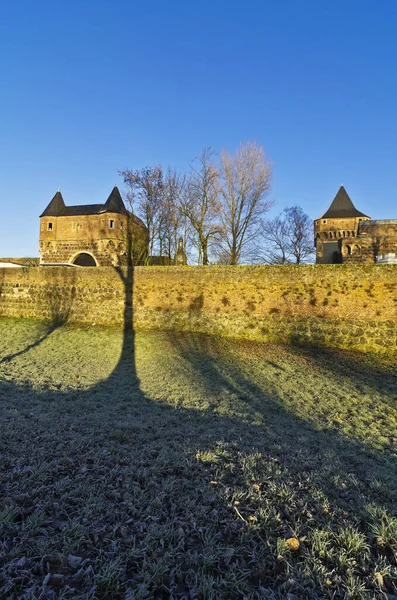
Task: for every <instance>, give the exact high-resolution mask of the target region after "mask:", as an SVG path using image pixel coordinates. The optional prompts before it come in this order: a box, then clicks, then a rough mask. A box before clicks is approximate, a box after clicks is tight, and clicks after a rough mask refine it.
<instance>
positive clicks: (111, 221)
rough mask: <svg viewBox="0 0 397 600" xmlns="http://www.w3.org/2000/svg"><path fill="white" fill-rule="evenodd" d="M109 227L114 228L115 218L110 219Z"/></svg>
mask: <svg viewBox="0 0 397 600" xmlns="http://www.w3.org/2000/svg"><path fill="white" fill-rule="evenodd" d="M109 227H110V229H114V220H113V219H110V221H109Z"/></svg>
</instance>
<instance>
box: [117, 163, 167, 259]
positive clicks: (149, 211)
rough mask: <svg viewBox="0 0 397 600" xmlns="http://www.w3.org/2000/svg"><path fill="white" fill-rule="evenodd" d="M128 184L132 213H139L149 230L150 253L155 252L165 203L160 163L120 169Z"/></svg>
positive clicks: (127, 196)
mask: <svg viewBox="0 0 397 600" xmlns="http://www.w3.org/2000/svg"><path fill="white" fill-rule="evenodd" d="M120 175H121V176H122V177H123V178H124V183H126V184H127V186H128V191H127V195H126V198H127V202H128V204H129V208H130V210H131V213H132V214H137V215H138V216H139V217H140V218H141V219H142V220H143V222H144V224H145V226H146V228H147V230H148V239H149V255H152V254H153V249H154V244H155V241H156V239H157V238H158V234H159V228H160V224H161V210H162V205H163V194H164V180H163V170H162V168H161V166H160V165H158V166H155V167H145V168H143V169H138V170H136V171H131V170H129V169H124V170H123V171H120Z"/></svg>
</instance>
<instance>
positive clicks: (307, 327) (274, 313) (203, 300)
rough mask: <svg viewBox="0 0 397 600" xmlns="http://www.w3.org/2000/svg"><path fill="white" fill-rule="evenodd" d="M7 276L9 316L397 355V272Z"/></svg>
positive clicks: (40, 272) (270, 269)
mask: <svg viewBox="0 0 397 600" xmlns="http://www.w3.org/2000/svg"><path fill="white" fill-rule="evenodd" d="M126 276H127V271H126V269H115V268H112V267H100V268H72V267H70V268H68V267H39V268H37V267H36V268H35V267H33V268H26V269H25V268H24V269H0V316H3V317H28V318H37V319H42V320H47V321H55V322H59V323H63V322H68V323H71V324H77V325H90V326H92V325H94V324H95V325H97V326H99V325H104V326H118V327H122V326H123V324H124V314H125V307H126V306H128V305H131V303H132V305H133V318H134V327H135V328H136V329H163V330H170V329H175V330H186V331H200V332H205V333H212V334H217V335H223V336H231V337H237V338H248V339H254V340H259V341H264V342H268V341H280V342H286V343H290V342H293V343H309V344H318V345H326V346H333V347H339V348H351V349H356V350H362V351H375V352H387V353H390V354H392V353H397V265H354V266H349V265H306V266H304V265H301V266H239V267H224V266H222V267H137V268H136V269H135V270H134V273H133V278H134V281H133V293H132V296H133V298H130V297H128V296H129V292H128V290H129V286H128V285H126Z"/></svg>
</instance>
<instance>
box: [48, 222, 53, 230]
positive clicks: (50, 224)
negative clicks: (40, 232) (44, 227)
mask: <svg viewBox="0 0 397 600" xmlns="http://www.w3.org/2000/svg"><path fill="white" fill-rule="evenodd" d="M48 231H52V223H48Z"/></svg>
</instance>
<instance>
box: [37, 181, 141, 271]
mask: <svg viewBox="0 0 397 600" xmlns="http://www.w3.org/2000/svg"><path fill="white" fill-rule="evenodd" d="M129 238H130V239H129ZM130 240H131V243H129V241H130ZM129 246H132V257H133V261H134V264H136V265H139V264H144V263H145V261H146V258H147V254H148V232H147V229H146V227H145V225H144V224H143V222H142V221H141V219H139V218H138V217H136V216H135V215H132V214H131V213H130V212H129V211H128V210H127V209H126V207H125V205H124V202H123V200H122V198H121V195H120V192H119V190H118V188H117V187H114V188H113V190H112V192H111V194H110V196H109V197H108V199H107V200H106V202H105V203H103V204H88V205H77V206H66V205H65V202H64V200H63V197H62V194H61V192H60V191H59V190H58V192H57V193H56V194H55V196H54V197H53V199H52V200H51V202H50V203H49V205H48V206H47V208H46V209H45V210H44V212H43V213H42V214H41V215H40V264H41V265H59V264H74V265H78V266H92V267H94V266H101V267H107V266H125V265H127V264H128V256H127V255H128V248H129Z"/></svg>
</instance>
